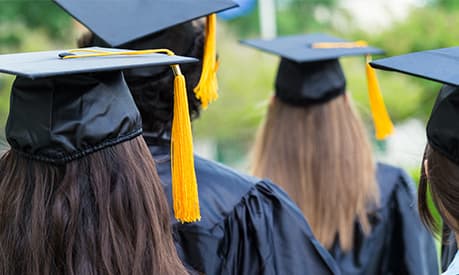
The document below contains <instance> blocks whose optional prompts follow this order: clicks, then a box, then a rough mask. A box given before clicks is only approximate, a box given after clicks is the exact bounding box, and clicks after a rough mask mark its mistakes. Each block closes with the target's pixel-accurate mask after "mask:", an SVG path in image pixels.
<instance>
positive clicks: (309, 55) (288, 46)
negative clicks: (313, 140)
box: [242, 34, 393, 139]
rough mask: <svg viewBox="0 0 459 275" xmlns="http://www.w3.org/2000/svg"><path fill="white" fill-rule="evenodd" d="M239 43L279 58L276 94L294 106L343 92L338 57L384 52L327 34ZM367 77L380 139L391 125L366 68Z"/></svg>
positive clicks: (344, 83)
mask: <svg viewBox="0 0 459 275" xmlns="http://www.w3.org/2000/svg"><path fill="white" fill-rule="evenodd" d="M242 43H243V44H246V45H248V46H251V47H254V48H257V49H260V50H262V51H266V52H269V53H272V54H275V55H279V56H280V57H281V62H280V65H279V69H278V73H277V77H276V83H275V88H276V89H275V94H276V97H277V98H279V99H280V100H282V101H283V102H285V103H288V104H290V105H296V106H304V105H309V104H317V103H322V102H326V101H328V100H330V99H332V98H334V97H336V96H338V95H340V94H343V93H344V92H345V90H346V79H345V76H344V73H343V71H342V68H341V66H340V64H339V60H338V59H339V58H341V57H345V56H361V55H367V56H368V55H372V54H381V53H383V51H382V50H381V49H378V48H374V47H370V46H368V45H367V43H366V42H364V41H356V42H350V41H346V40H343V39H340V38H337V37H333V36H330V35H326V34H307V35H293V36H284V37H279V38H275V39H255V40H245V41H242ZM367 78H368V85H369V94H370V105H371V107H372V114H373V119H374V122H375V128H376V137H377V138H379V139H382V138H385V137H386V136H387V135H389V134H390V133H391V132H392V130H393V126H392V123H391V122H390V118H389V116H388V114H387V111H386V109H385V106H384V102H383V101H382V96H381V94H380V92H379V86H378V85H377V81H376V76H375V74H374V72H373V71H372V70H371V68H369V67H368V66H367Z"/></svg>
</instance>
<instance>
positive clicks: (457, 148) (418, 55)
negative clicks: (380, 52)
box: [370, 47, 459, 164]
mask: <svg viewBox="0 0 459 275" xmlns="http://www.w3.org/2000/svg"><path fill="white" fill-rule="evenodd" d="M458 60H459V47H452V48H443V49H435V50H429V51H421V52H415V53H409V54H405V55H400V56H394V57H389V58H384V59H380V60H376V61H373V62H371V63H370V65H371V66H372V67H373V68H376V69H382V70H389V71H395V72H400V73H404V74H408V75H413V76H416V77H420V78H425V79H429V80H433V81H436V82H440V83H443V84H445V85H443V87H442V88H441V89H440V92H439V94H438V97H437V100H436V102H435V105H434V107H433V109H432V113H431V115H430V118H429V121H428V123H427V140H428V142H429V144H430V145H431V146H432V147H433V148H434V149H435V150H437V151H439V152H440V153H441V154H443V155H444V156H445V157H447V158H448V159H450V160H451V161H453V162H454V163H456V164H459V73H458V72H459V61H458Z"/></svg>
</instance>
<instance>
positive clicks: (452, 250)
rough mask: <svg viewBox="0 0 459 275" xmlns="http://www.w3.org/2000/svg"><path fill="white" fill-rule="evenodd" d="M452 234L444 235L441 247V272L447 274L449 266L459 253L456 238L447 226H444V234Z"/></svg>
mask: <svg viewBox="0 0 459 275" xmlns="http://www.w3.org/2000/svg"><path fill="white" fill-rule="evenodd" d="M446 232H450V233H449V234H446V235H445V234H443V235H442V242H441V243H442V245H441V271H442V272H445V271H446V270H447V269H448V266H449V264H450V263H451V262H452V261H453V259H454V256H456V252H457V243H456V236H455V235H454V232H452V231H451V230H450V229H449V228H448V226H447V225H444V226H443V233H446Z"/></svg>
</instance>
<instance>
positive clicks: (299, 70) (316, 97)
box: [275, 58, 346, 106]
mask: <svg viewBox="0 0 459 275" xmlns="http://www.w3.org/2000/svg"><path fill="white" fill-rule="evenodd" d="M345 90H346V78H345V77H344V73H343V70H342V69H341V65H340V64H339V61H338V60H337V59H332V60H325V61H317V62H307V63H297V62H294V61H290V60H287V59H285V58H282V59H281V62H280V65H279V69H278V72H277V77H276V89H275V94H276V97H277V98H279V99H280V100H281V101H283V102H285V103H287V104H290V105H295V106H305V105H309V104H318V103H323V102H326V101H328V100H331V99H333V98H335V97H336V96H338V95H341V94H344V92H345Z"/></svg>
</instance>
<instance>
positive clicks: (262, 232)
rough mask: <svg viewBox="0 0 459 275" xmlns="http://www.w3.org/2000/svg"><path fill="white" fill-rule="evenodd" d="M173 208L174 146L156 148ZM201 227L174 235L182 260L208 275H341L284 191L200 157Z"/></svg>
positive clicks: (177, 228) (182, 228) (183, 227)
mask: <svg viewBox="0 0 459 275" xmlns="http://www.w3.org/2000/svg"><path fill="white" fill-rule="evenodd" d="M150 150H151V152H152V154H153V157H154V159H155V161H156V166H157V169H158V173H159V176H160V178H161V180H162V182H163V184H164V190H165V192H166V195H167V197H168V200H169V203H170V205H171V207H172V201H171V175H170V173H171V172H170V156H169V150H170V149H169V147H167V146H160V147H158V146H151V145H150ZM195 167H196V176H197V180H198V186H199V199H200V205H201V216H202V219H201V221H200V222H197V223H191V224H181V223H179V222H177V221H175V219H174V218H173V214H172V213H171V217H172V218H173V219H174V222H173V230H174V238H175V242H176V246H177V250H178V252H179V255H180V257H181V259H182V260H183V261H184V262H186V263H187V264H188V265H189V266H191V267H192V268H193V269H195V270H196V271H199V272H202V273H204V274H238V275H240V274H242V275H244V274H289V275H304V274H340V272H339V270H338V269H337V266H336V264H335V263H334V261H333V259H332V258H331V256H330V254H329V253H328V252H327V251H326V250H325V249H324V248H323V247H322V246H321V245H320V244H319V243H318V241H317V240H316V239H315V238H314V237H313V235H312V232H311V229H310V228H309V226H308V224H307V222H306V221H305V219H304V218H303V216H302V214H301V212H300V210H299V209H298V208H297V207H296V206H295V205H294V204H293V203H292V202H291V200H290V199H289V198H288V197H287V195H286V194H285V193H284V192H283V191H281V190H280V189H279V188H278V187H276V186H275V185H273V184H272V183H270V182H269V181H266V180H259V179H257V178H254V177H249V176H245V175H242V174H240V173H238V172H235V171H233V170H231V169H229V168H227V167H225V166H223V165H220V164H218V163H215V162H212V161H209V160H205V159H202V158H200V157H197V156H196V157H195Z"/></svg>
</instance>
